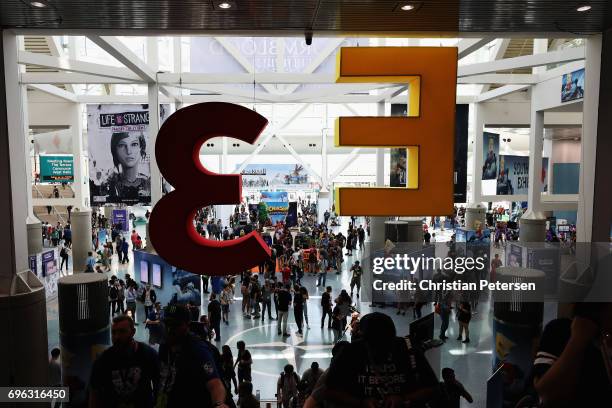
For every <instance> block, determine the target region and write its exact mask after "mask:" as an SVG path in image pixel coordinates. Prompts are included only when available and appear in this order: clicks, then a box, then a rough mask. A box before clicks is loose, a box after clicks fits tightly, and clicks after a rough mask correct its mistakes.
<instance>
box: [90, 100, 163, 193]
mask: <svg viewBox="0 0 612 408" xmlns="http://www.w3.org/2000/svg"><path fill="white" fill-rule="evenodd" d="M167 113H168V107H167V106H166V105H160V123H161V122H163V120H164V119H165V118H166V116H167ZM87 136H88V146H89V189H90V195H91V201H92V204H93V205H104V204H120V203H121V204H128V205H134V204H143V205H147V204H150V203H151V170H150V165H149V164H150V160H151V154H152V152H153V149H154V146H150V144H149V106H148V105H87Z"/></svg>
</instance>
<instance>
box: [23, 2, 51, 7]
mask: <svg viewBox="0 0 612 408" xmlns="http://www.w3.org/2000/svg"><path fill="white" fill-rule="evenodd" d="M21 2H22V3H25V4H26V5H28V6H30V7H32V8H45V7H49V1H48V0H25V1H24V0H22V1H21Z"/></svg>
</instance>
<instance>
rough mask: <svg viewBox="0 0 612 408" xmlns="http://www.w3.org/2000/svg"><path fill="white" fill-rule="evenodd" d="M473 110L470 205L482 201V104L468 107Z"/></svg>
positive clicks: (483, 124)
mask: <svg viewBox="0 0 612 408" xmlns="http://www.w3.org/2000/svg"><path fill="white" fill-rule="evenodd" d="M470 110H472V111H473V112H474V123H473V131H472V133H473V135H474V143H473V144H472V145H473V146H474V148H473V150H472V194H471V197H470V205H471V206H472V207H474V206H476V205H478V204H480V203H481V202H482V165H483V163H482V152H483V145H484V140H483V131H484V126H485V123H484V115H483V112H482V106H481V105H480V104H479V103H474V104H472V106H471V107H470Z"/></svg>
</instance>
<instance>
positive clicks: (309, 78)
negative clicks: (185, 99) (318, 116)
mask: <svg viewBox="0 0 612 408" xmlns="http://www.w3.org/2000/svg"><path fill="white" fill-rule="evenodd" d="M157 78H158V81H159V83H160V84H166V85H172V84H178V83H182V84H252V83H253V74H249V73H225V74H224V73H195V72H183V73H180V74H179V73H167V72H164V73H160V74H159V75H158V77H157ZM256 79H257V84H333V83H336V79H335V76H334V75H333V74H304V73H288V72H262V73H258V74H256Z"/></svg>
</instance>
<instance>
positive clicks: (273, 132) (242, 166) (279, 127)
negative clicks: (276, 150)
mask: <svg viewBox="0 0 612 408" xmlns="http://www.w3.org/2000/svg"><path fill="white" fill-rule="evenodd" d="M309 107H310V104H304V105H302V106H301V107H300V108H298V109H297V110H296V111H295V112H293V113H292V114H291V115H290V116H289V117H287V119H285V120H284V121H283V122H281V123H279V124H278V125H277V126H276V127H274V128H272V129H270V130H269V131H268V132H265V130H264V132H265V133H267V134H266V135H265V136H264V137H263V138H262V139H261V141H260V142H259V145H258V146H257V147H256V148H255V150H253V152H252V153H251V154H250V155H249V156H248V157H247V158H246V159H245V160H244V161H243V162H242V163H240V165H238V166H236V168H235V169H234V173H241V172H242V170H244V169H245V167H246V166H248V165H249V163H251V161H252V160H253V158H255V156H257V155H258V154H259V152H261V151H262V150H263V148H264V147H266V145H267V144H268V142H269V141H270V140H271V139H272V138H273V137H274V136H275V135H276V134H278V133H279V132H281V131H282V130H283V129H285V128H286V127H288V126H289V125H291V124H292V123H293V121H294V120H296V119H297V118H298V117H299V116H300V115H301V114H302V113H303V112H304V111H305V110H306V109H308V108H309Z"/></svg>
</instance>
